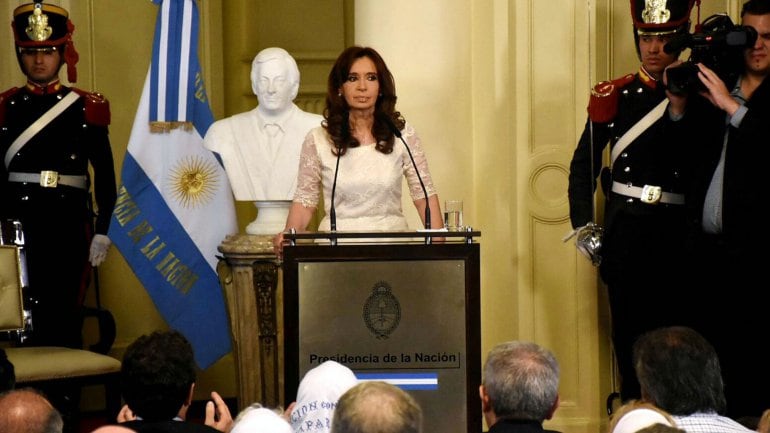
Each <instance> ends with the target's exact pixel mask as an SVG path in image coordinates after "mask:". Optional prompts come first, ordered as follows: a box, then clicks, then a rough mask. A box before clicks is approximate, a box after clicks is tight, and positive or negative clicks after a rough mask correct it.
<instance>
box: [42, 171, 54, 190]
mask: <svg viewBox="0 0 770 433" xmlns="http://www.w3.org/2000/svg"><path fill="white" fill-rule="evenodd" d="M58 185H59V172H56V171H53V170H43V171H41V172H40V186H42V187H43V188H56V187H57V186H58Z"/></svg>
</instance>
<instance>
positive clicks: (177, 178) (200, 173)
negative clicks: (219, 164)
mask: <svg viewBox="0 0 770 433" xmlns="http://www.w3.org/2000/svg"><path fill="white" fill-rule="evenodd" d="M218 180H219V178H218V176H217V169H216V166H215V165H214V163H213V162H211V161H205V160H204V159H203V158H202V157H200V156H188V157H186V158H185V159H183V160H182V161H180V162H179V163H178V164H177V165H176V167H174V169H173V170H172V172H171V182H172V185H173V187H172V194H173V196H174V198H175V199H176V200H177V201H178V202H180V203H181V204H182V205H183V206H184V207H196V206H199V205H202V204H205V203H207V202H208V201H209V200H211V198H212V197H213V196H214V191H216V189H217V182H218Z"/></svg>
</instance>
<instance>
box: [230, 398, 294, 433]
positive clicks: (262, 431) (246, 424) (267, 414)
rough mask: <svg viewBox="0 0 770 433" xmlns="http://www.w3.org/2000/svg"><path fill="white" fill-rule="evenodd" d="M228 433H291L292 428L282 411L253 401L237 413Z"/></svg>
mask: <svg viewBox="0 0 770 433" xmlns="http://www.w3.org/2000/svg"><path fill="white" fill-rule="evenodd" d="M230 433H292V430H291V425H290V424H289V422H288V421H286V418H284V417H283V413H282V412H279V411H277V410H272V409H268V408H266V407H262V405H261V404H259V403H254V404H252V405H251V406H248V407H246V408H245V409H243V410H242V411H240V413H238V416H237V417H235V420H234V422H233V429H232V430H230Z"/></svg>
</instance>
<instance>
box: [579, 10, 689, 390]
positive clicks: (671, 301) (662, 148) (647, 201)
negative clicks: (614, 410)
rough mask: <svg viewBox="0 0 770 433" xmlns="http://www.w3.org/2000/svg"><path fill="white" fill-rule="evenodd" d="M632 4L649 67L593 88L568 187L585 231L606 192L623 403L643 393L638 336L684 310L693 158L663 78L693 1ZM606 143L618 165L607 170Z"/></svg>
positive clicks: (607, 268)
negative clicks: (681, 279)
mask: <svg viewBox="0 0 770 433" xmlns="http://www.w3.org/2000/svg"><path fill="white" fill-rule="evenodd" d="M630 3H631V13H632V15H633V21H634V40H635V41H636V43H637V54H638V56H639V59H640V60H641V66H640V67H639V70H638V71H637V72H636V73H635V74H628V75H625V76H623V77H620V78H618V79H615V80H612V81H608V82H602V83H599V84H597V85H596V86H595V87H594V89H593V91H592V95H591V98H590V102H589V107H588V112H589V116H588V117H589V118H588V121H587V123H586V126H585V130H584V131H583V134H582V135H581V137H580V141H579V142H578V145H577V148H576V149H575V152H574V154H573V157H572V162H571V164H570V174H569V191H568V195H569V204H570V220H571V223H572V227H573V228H574V229H576V230H577V231H578V232H579V231H580V230H581V229H583V228H584V227H586V226H587V224H589V223H595V222H596V221H594V218H595V214H594V213H595V209H594V201H593V195H594V188H595V186H596V185H597V184H601V185H602V189H603V191H604V195H605V197H606V201H605V208H604V235H603V239H602V245H601V254H600V256H601V263H600V265H599V271H600V275H601V278H602V280H603V281H604V283H605V284H606V285H607V290H608V297H609V303H610V314H611V323H612V343H613V349H614V352H615V358H616V361H617V366H618V373H619V376H620V383H621V386H620V394H621V398H622V400H624V401H625V400H628V399H632V398H639V397H640V391H639V383H638V382H637V380H636V376H635V374H634V370H633V366H632V361H631V347H632V344H633V342H634V340H635V339H636V337H637V336H639V335H641V334H642V333H643V332H645V331H648V330H651V329H654V328H657V327H659V326H663V325H666V324H669V322H671V321H677V322H678V321H679V320H678V319H679V318H678V317H677V318H676V319H675V318H674V317H673V316H672V314H676V315H680V314H681V312H677V311H669V307H673V306H675V305H677V302H676V299H675V298H676V293H677V287H678V277H677V275H681V274H682V266H681V256H682V252H683V250H684V245H685V232H686V230H685V227H686V214H685V207H684V195H683V193H684V189H685V187H686V185H685V183H684V182H685V179H684V175H685V171H686V170H685V165H684V163H685V161H686V160H685V158H684V157H685V149H684V148H683V147H684V144H683V143H677V142H674V140H672V139H671V137H670V136H668V135H667V133H666V130H667V127H666V124H667V122H666V120H667V117H668V116H667V114H666V112H667V103H668V99H667V94H666V90H665V86H664V84H663V82H662V78H663V73H664V70H665V68H666V67H667V66H669V65H670V64H672V63H673V62H674V61H676V60H677V58H678V56H679V53H671V54H668V53H666V52H665V51H664V49H663V47H664V46H665V44H666V43H667V42H668V41H669V40H670V39H671V38H672V37H673V36H674V35H676V34H678V33H680V32H687V31H688V30H689V17H690V10H691V9H692V6H693V4H694V0H668V1H653V0H631V2H630ZM607 144H609V146H610V149H611V150H610V154H611V155H610V159H611V162H610V167H605V168H604V169H602V161H603V151H604V149H605V148H606V146H607ZM600 172H601V176H600ZM597 178H600V179H601V180H600V181H599V182H597ZM595 263H596V262H595ZM672 309H673V308H672Z"/></svg>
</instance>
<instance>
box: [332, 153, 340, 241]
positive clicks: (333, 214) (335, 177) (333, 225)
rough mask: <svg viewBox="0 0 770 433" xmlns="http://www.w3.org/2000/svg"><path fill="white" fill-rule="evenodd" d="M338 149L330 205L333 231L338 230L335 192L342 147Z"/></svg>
mask: <svg viewBox="0 0 770 433" xmlns="http://www.w3.org/2000/svg"><path fill="white" fill-rule="evenodd" d="M336 149H337V165H336V166H335V167H334V181H333V182H332V197H331V204H330V205H329V227H330V228H331V231H333V232H336V231H337V212H336V211H335V210H334V192H335V190H336V189H337V173H338V172H339V170H340V149H339V147H336Z"/></svg>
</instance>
